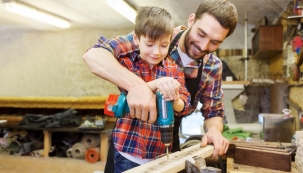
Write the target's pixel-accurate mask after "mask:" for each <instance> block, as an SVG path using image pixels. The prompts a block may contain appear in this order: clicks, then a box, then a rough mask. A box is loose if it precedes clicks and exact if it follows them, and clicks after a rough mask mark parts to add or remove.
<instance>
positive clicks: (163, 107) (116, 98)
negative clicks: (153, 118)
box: [104, 92, 174, 160]
mask: <svg viewBox="0 0 303 173" xmlns="http://www.w3.org/2000/svg"><path fill="white" fill-rule="evenodd" d="M156 98H157V112H158V117H157V123H158V125H159V129H160V132H161V142H162V143H163V144H164V145H165V146H166V156H167V160H169V154H168V146H169V145H170V143H171V142H172V141H173V130H174V110H173V102H172V101H165V100H164V99H163V97H162V95H161V94H160V92H156ZM126 113H129V107H128V104H127V100H126V95H125V94H124V93H121V94H120V95H118V94H110V95H109V96H108V98H107V100H106V102H105V106H104V114H105V115H109V116H112V117H116V118H121V117H123V116H124V115H125V114H126Z"/></svg>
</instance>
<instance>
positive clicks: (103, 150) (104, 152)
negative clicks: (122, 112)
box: [100, 133, 109, 162]
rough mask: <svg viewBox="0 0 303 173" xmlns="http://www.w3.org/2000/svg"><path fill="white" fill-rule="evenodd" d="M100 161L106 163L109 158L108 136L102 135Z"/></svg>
mask: <svg viewBox="0 0 303 173" xmlns="http://www.w3.org/2000/svg"><path fill="white" fill-rule="evenodd" d="M100 142H101V143H100V160H101V162H105V161H106V158H107V152H108V148H109V146H108V135H107V134H103V133H101V134H100Z"/></svg>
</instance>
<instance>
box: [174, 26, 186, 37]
mask: <svg viewBox="0 0 303 173" xmlns="http://www.w3.org/2000/svg"><path fill="white" fill-rule="evenodd" d="M186 29H187V27H185V26H183V25H179V26H177V27H175V28H174V35H173V38H175V36H176V35H177V34H178V33H179V32H181V31H185V30H186Z"/></svg>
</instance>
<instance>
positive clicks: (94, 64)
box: [83, 48, 157, 123]
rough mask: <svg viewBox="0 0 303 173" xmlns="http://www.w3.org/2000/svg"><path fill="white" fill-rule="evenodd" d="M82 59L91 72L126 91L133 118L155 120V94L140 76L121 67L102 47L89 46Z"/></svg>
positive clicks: (150, 121)
mask: <svg viewBox="0 0 303 173" xmlns="http://www.w3.org/2000/svg"><path fill="white" fill-rule="evenodd" d="M83 59H84V61H85V62H86V64H87V65H88V67H89V69H90V70H91V71H92V73H94V74H95V75H97V76H99V77H101V78H103V79H105V80H107V81H110V82H112V83H113V84H115V85H117V86H119V87H121V88H124V89H126V90H127V91H128V95H127V102H128V105H129V108H130V115H131V116H132V117H133V118H135V117H136V118H138V119H142V120H144V121H147V120H148V121H149V123H153V122H155V121H156V118H157V112H156V101H155V94H154V93H153V92H152V91H151V89H150V88H149V87H148V85H147V84H146V83H145V82H144V81H143V80H142V79H141V78H139V77H138V76H136V75H135V74H134V73H132V72H130V71H128V70H127V69H126V68H124V67H122V66H121V65H120V64H119V62H118V61H117V60H116V58H115V57H114V56H113V54H112V53H110V52H109V51H108V50H106V49H104V48H91V49H89V50H88V51H87V52H86V53H85V54H84V55H83ZM148 115H149V117H148Z"/></svg>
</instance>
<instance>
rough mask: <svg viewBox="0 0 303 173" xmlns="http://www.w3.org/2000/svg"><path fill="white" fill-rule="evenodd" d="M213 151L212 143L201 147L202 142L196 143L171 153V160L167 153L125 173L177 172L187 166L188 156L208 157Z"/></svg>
mask: <svg viewBox="0 0 303 173" xmlns="http://www.w3.org/2000/svg"><path fill="white" fill-rule="evenodd" d="M213 151H214V147H213V146H212V145H208V146H206V147H204V148H200V144H196V145H194V146H191V147H188V148H186V149H184V150H182V151H179V152H175V153H171V154H170V155H169V157H170V160H169V161H167V160H166V155H165V156H163V157H160V158H158V159H156V160H153V161H151V162H148V163H146V164H143V165H141V166H138V167H135V168H133V169H130V170H128V171H125V173H134V172H137V173H139V172H140V173H153V172H154V173H176V172H178V171H181V170H183V169H184V168H185V161H186V160H187V159H188V158H193V157H195V156H200V157H203V158H206V157H208V156H211V155H212V153H213Z"/></svg>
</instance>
